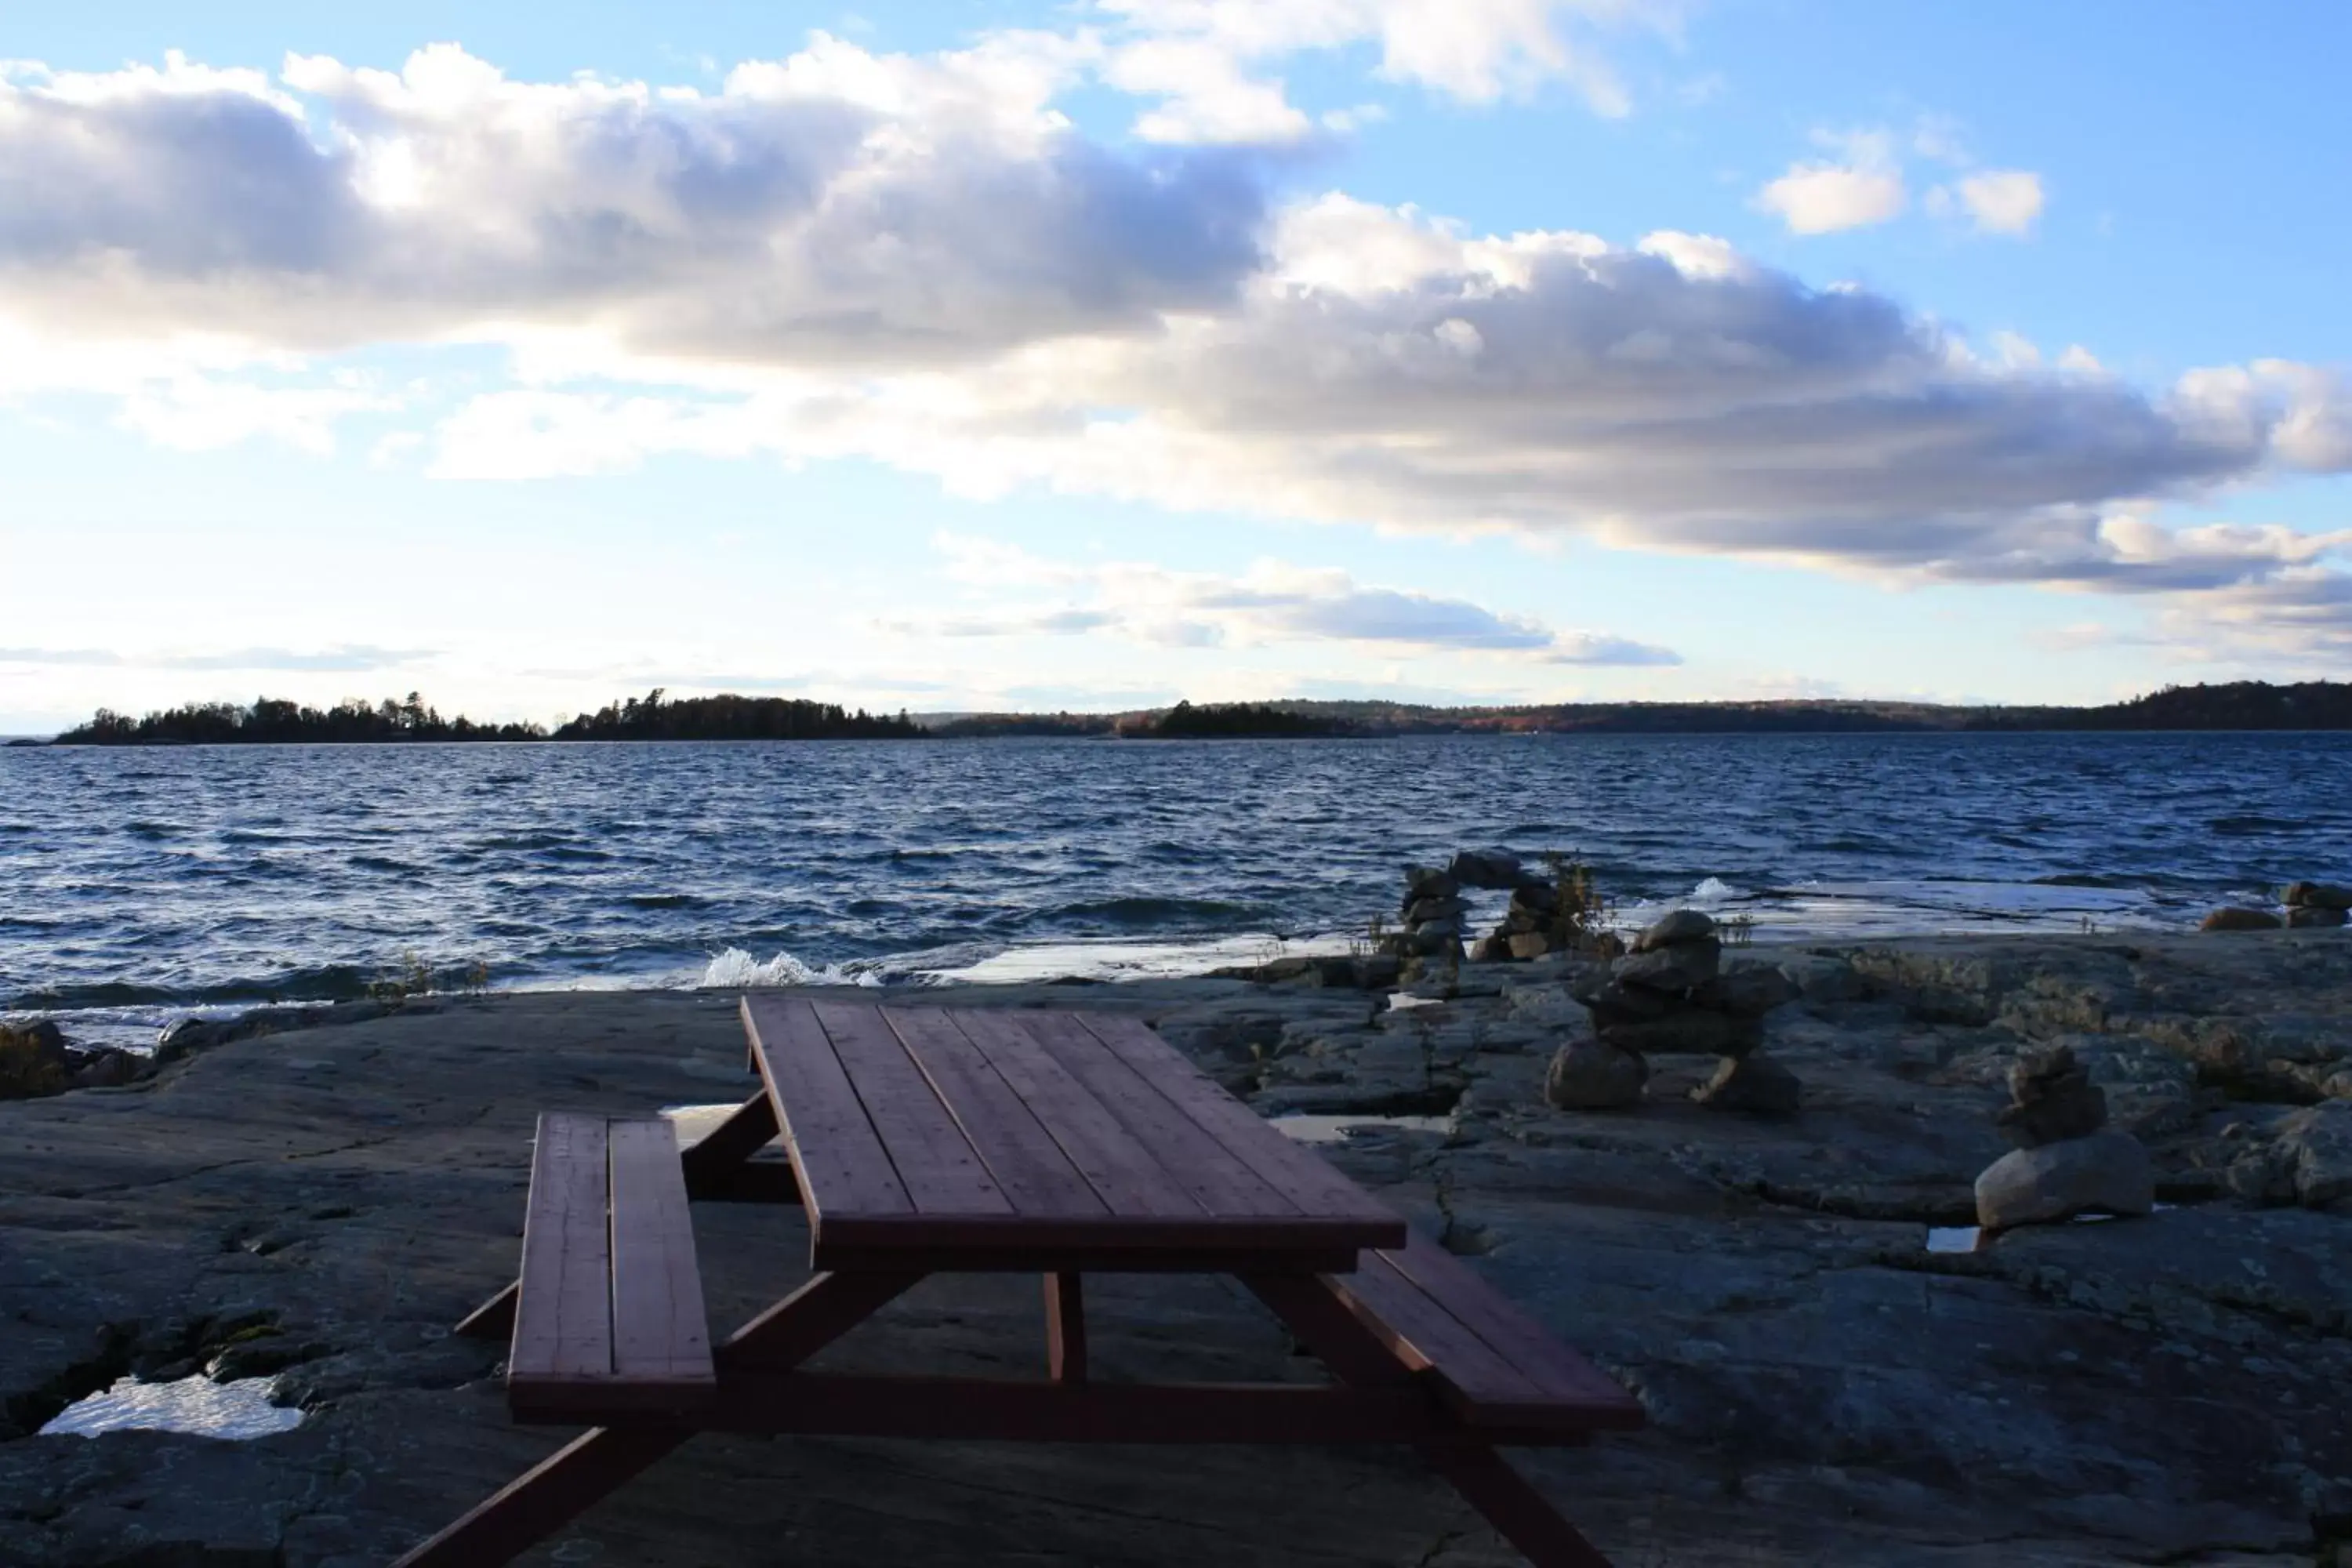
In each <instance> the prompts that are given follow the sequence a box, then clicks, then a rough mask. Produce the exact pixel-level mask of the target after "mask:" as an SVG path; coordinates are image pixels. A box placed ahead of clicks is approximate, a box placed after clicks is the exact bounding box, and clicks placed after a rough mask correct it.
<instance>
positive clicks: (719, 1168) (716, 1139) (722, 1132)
mask: <svg viewBox="0 0 2352 1568" xmlns="http://www.w3.org/2000/svg"><path fill="white" fill-rule="evenodd" d="M776 1131H777V1129H776V1104H775V1101H774V1100H771V1099H769V1098H768V1092H767V1090H766V1089H761V1091H760V1092H759V1093H757V1094H755V1095H753V1096H751V1098H750V1099H749V1100H745V1101H744V1102H743V1103H742V1104H740V1105H739V1106H737V1107H736V1108H735V1109H734V1110H732V1111H730V1112H729V1113H728V1116H727V1119H726V1120H725V1121H721V1122H720V1123H719V1125H718V1126H716V1127H714V1128H712V1129H711V1130H710V1131H708V1132H706V1133H704V1134H703V1135H702V1136H701V1137H700V1138H698V1139H696V1140H695V1141H694V1142H693V1143H692V1144H691V1145H690V1146H688V1148H687V1149H686V1150H685V1151H684V1152H682V1153H681V1154H680V1155H679V1160H680V1162H681V1163H682V1164H683V1165H684V1167H685V1170H686V1185H687V1190H688V1192H694V1191H696V1190H697V1188H698V1186H699V1185H700V1184H702V1183H703V1182H705V1181H708V1180H709V1179H711V1178H713V1177H716V1176H719V1175H720V1174H721V1173H725V1172H727V1171H729V1170H731V1169H733V1168H734V1167H736V1166H738V1165H740V1164H741V1163H743V1162H744V1161H746V1160H749V1159H750V1158H751V1156H752V1155H754V1154H756V1153H758V1152H760V1151H761V1149H764V1148H766V1147H767V1146H768V1144H769V1142H771V1141H772V1140H773V1139H774V1138H775V1136H776Z"/></svg>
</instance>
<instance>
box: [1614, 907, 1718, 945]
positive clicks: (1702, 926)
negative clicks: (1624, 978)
mask: <svg viewBox="0 0 2352 1568" xmlns="http://www.w3.org/2000/svg"><path fill="white" fill-rule="evenodd" d="M1714 935H1715V921H1714V920H1713V919H1711V918H1710V917H1708V916H1706V915H1704V914H1701V913H1700V912H1699V911H1698V910H1675V911H1674V913H1672V914H1670V915H1666V916H1664V918H1663V919H1660V920H1656V921H1651V922H1650V924H1648V925H1646V926H1644V927H1643V928H1642V933H1641V935H1639V936H1637V937H1635V938H1634V939H1633V951H1634V952H1651V951H1653V950H1654V949H1656V948H1661V947H1674V946H1676V945H1678V944H1680V943H1682V942H1704V941H1706V939H1708V938H1709V937H1712V936H1714Z"/></svg>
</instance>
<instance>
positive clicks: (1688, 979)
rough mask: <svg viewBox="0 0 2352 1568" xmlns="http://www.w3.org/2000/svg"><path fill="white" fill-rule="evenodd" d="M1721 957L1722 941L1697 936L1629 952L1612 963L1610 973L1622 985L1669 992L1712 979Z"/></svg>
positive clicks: (1686, 989)
mask: <svg viewBox="0 0 2352 1568" xmlns="http://www.w3.org/2000/svg"><path fill="white" fill-rule="evenodd" d="M1722 959H1723V944H1722V943H1721V942H1717V940H1716V939H1715V938H1714V937H1711V936H1708V937H1700V938H1697V939H1696V940H1695V941H1690V942H1675V944H1674V945H1673V946H1671V947H1651V948H1646V949H1644V950H1643V951H1642V952H1633V953H1628V954H1626V955H1625V956H1624V957H1623V958H1621V959H1619V960H1618V961H1617V962H1616V963H1615V964H1614V965H1613V966H1612V973H1614V975H1615V976H1616V979H1617V983H1618V984H1621V985H1625V986H1638V987H1640V988H1641V989H1643V990H1644V991H1660V992H1664V993H1666V994H1670V995H1671V994H1678V993H1682V992H1686V991H1688V990H1690V989H1691V988H1692V987H1694V986H1698V985H1704V984H1706V983H1707V982H1709V981H1711V980H1713V979H1714V978H1715V977H1716V974H1717V970H1718V967H1719V966H1720V964H1721V963H1722Z"/></svg>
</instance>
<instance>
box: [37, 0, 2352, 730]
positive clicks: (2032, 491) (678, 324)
mask: <svg viewBox="0 0 2352 1568" xmlns="http://www.w3.org/2000/svg"><path fill="white" fill-rule="evenodd" d="M2346 58H2352V8H2347V7H2344V6H2337V5H2300V4H2286V3H2284V0H2273V3H2267V4H2263V5H2255V6H2252V7H2221V6H2214V5H2207V4H2203V3H2201V0H2197V3H2165V0H2150V3H2147V4H2141V5H2135V6H2133V7H2131V8H2130V12H2129V16H2128V18H2126V16H2124V15H2123V14H2122V13H2121V12H2120V11H2118V10H2117V9H2116V8H2114V7H2106V6H2091V5H2072V6H2051V5H2046V4H2040V3H2035V4H2019V3H2012V0H1978V3H1973V4H1970V5H1964V6H1963V5H1899V6H1894V5H1871V6H1865V5H1846V4H1832V3H1829V0H1687V3H1686V4H1652V3H1646V0H1286V3H1285V4H1282V5H1265V4H1258V3H1255V0H1070V3H1061V4H1049V5H1014V4H1009V3H1007V4H997V3H987V4H966V3H950V0H941V3H939V4H932V5H889V6H884V5H864V6H861V7H860V8H858V9H856V10H845V9H841V8H838V7H835V6H826V5H818V6H808V7H796V6H791V5H775V4H768V3H762V4H758V5H754V4H750V3H748V0H746V3H740V4H702V5H692V4H687V5H670V6H662V7H649V6H643V5H607V4H600V3H593V0H583V3H578V4H572V5H566V6H564V7H562V8H561V9H560V10H559V9H557V8H554V7H547V6H539V7H530V6H520V5H503V6H501V5H488V4H482V3H478V0H468V3H467V4H465V5H452V4H446V3H444V0H412V3H411V4H408V5H402V6H398V7H378V6H370V7H325V6H319V5H314V4H304V5H293V4H289V3H278V0H247V3H242V4H240V3H237V0H222V3H219V4H215V5H209V6H206V7H203V8H194V7H188V6H184V5H162V4H152V5H132V4H113V5H110V4H104V3H102V0H93V3H89V4H84V5H77V6H47V7H14V8H11V13H10V15H9V16H7V17H6V18H5V20H0V602H5V621H0V733H11V732H13V733H39V732H46V731H51V730H54V729H56V728H58V727H61V726H63V725H65V724H68V723H71V722H75V721H79V720H81V719H84V718H87V717H88V716H89V713H90V712H91V711H92V710H95V709H97V708H99V707H101V706H104V707H110V708H113V709H116V710H122V711H130V712H138V711H143V710H149V709H152V708H157V707H162V706H166V705H170V704H174V703H179V702H184V701H193V700H251V699H252V698H254V697H255V696H257V695H260V694H264V693H267V694H269V695H272V696H286V697H294V698H299V699H301V700H308V701H315V702H328V701H332V700H338V699H341V698H344V697H362V698H367V699H370V700H373V699H377V698H381V697H383V696H386V695H402V694H405V693H407V692H409V691H412V690H415V691H421V692H423V693H424V694H425V697H426V698H427V699H428V700H431V701H433V702H435V703H436V704H437V705H438V706H439V707H440V708H441V709H442V710H444V711H445V712H457V711H461V710H462V711H465V712H467V713H470V714H473V715H475V716H477V717H480V718H499V719H513V718H524V719H537V720H541V721H551V720H554V719H557V718H559V717H562V716H566V715H569V714H571V713H572V712H575V711H578V710H582V709H586V708H593V707H595V706H598V705H601V704H602V703H604V702H605V701H608V700H612V699H614V698H615V697H618V696H621V695H624V694H626V693H631V692H637V691H643V690H645V689H650V688H653V687H661V688H665V689H668V690H669V691H671V692H673V693H677V694H687V693H691V692H696V691H716V690H738V691H756V692H771V693H775V694H778V695H784V696H806V697H814V698H822V699H824V700H837V701H844V702H847V703H851V704H856V705H864V706H867V707H873V708H879V709H889V710H896V709H899V708H907V709H911V710H917V711H924V710H934V711H936V710H974V709H987V710H1001V709H1024V710H1034V709H1060V708H1070V709H1093V710H1104V709H1127V708H1135V707H1143V706H1150V705H1157V704H1160V703H1165V702H1169V701H1172V700H1176V699H1178V698H1180V697H1181V698H1190V699H1192V700H1195V701H1202V700H1242V699H1251V700H1262V699H1268V698H1276V697H1328V698H1358V697H1361V698H1391V699H1399V700H1412V701H1430V702H1447V703H1473V702H1475V703H1493V702H1547V701H1574V700H1707V699H1737V700H1748V699H1759V698H1785V697H1835V696H1843V697H1865V698H1906V699H1926V700H1950V701H1969V702H1976V701H2054V702H2100V701H2107V700H2115V699H2117V698H2120V697H2125V696H2129V695H2132V694H2135V693H2137V692H2140V691H2144V690H2147V689H2153V688H2156V687H2158V686H2163V685H2168V684H2175V683H2188V682H2192V681H2199V680H2219V679H2247V678H2262V679H2320V678H2337V679H2341V678H2344V677H2346V676H2347V674H2352V505H2347V502H2352V485H2347V478H2346V476H2347V472H2352V379H2347V378H2352V310H2347V309H2345V306H2344V302H2343V295H2344V279H2345V277H2346V276H2347V259H2346V258H2347V254H2352V199H2347V198H2352V96H2347V94H2345V93H2344V92H2343V91H2342V90H2341V85H2340V80H2339V79H2338V78H2339V76H2340V63H2341V61H2342V60H2344V59H2346Z"/></svg>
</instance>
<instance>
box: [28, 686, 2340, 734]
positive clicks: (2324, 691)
mask: <svg viewBox="0 0 2352 1568" xmlns="http://www.w3.org/2000/svg"><path fill="white" fill-rule="evenodd" d="M2336 731H2352V682H2344V681H2306V682H2303V683H2301V684H2297V685H2288V686H2273V685H2271V684H2269V683H2268V682H2264V681H2237V682H2233V683H2231V684H2228V685H2221V686H2201V685H2200V686H2187V687H2167V688H2165V689H2163V690H2160V691H2156V692H2151V693H2149V694H2148V695H2147V696H2144V697H2139V698H2135V699H2133V700H2130V701H2128V702H2116V703H2110V704H2107V705H2105V706H2103V707H2094V708H2063V707H2054V706H2031V707H2029V706H2014V707H2009V706H1985V707H1959V706H1951V705H1938V704H1933V703H1917V702H1874V701H1859V700H1856V701H1845V700H1792V701H1777V702H1582V703H1548V704H1538V705H1528V706H1519V707H1496V708H1471V707H1465V708H1434V707H1428V706H1423V705H1417V704H1407V703H1390V702H1372V701H1348V702H1334V701H1307V700H1286V701H1277V702H1266V703H1205V704H1200V705H1194V704H1192V703H1189V702H1180V703H1177V704H1176V705H1175V706H1173V707H1172V708H1165V709H1143V710H1129V711H1126V712H1118V713H1069V712H1061V713H933V714H909V713H907V712H904V711H901V712H899V713H898V714H895V715H884V714H869V713H867V712H866V710H864V709H857V710H848V709H845V708H843V707H841V706H839V705H837V704H833V703H822V702H812V701H807V700H800V699H781V698H752V697H739V696H717V697H696V698H684V699H677V700H668V699H667V698H666V696H665V694H664V693H663V692H661V691H658V690H656V691H655V692H653V693H651V694H650V695H649V696H647V697H646V698H644V699H637V698H631V699H629V700H626V701H625V702H619V703H614V704H611V705H609V706H607V707H605V708H604V709H603V710H599V711H597V712H595V713H593V714H588V713H583V714H582V715H580V716H579V717H578V718H576V719H573V720H572V721H570V722H568V723H565V724H563V725H562V726H560V727H559V728H557V729H555V730H553V731H548V730H546V729H543V728H541V727H540V726H538V725H535V724H515V723H507V724H496V723H492V724H478V723H475V722H474V721H470V720H468V719H466V718H464V717H462V716H461V717H458V718H456V719H453V720H446V721H445V720H444V719H442V717H441V716H440V714H439V713H438V712H436V710H433V709H431V708H429V707H426V706H425V705H424V704H423V703H422V701H421V700H419V699H418V698H417V696H416V695H415V693H411V694H410V696H409V698H408V699H407V700H406V701H405V702H395V701H393V700H385V701H384V702H383V703H381V704H379V705H378V706H377V707H374V708H370V707H367V706H366V705H364V704H362V703H358V702H346V703H343V704H341V705H339V706H337V707H335V708H332V709H329V710H318V709H310V708H302V707H299V706H298V705H296V704H295V703H292V702H288V701H282V700H271V699H267V698H264V699H261V700H257V701H256V702H255V703H254V704H253V705H252V706H251V707H238V706H236V705H234V704H230V703H211V704H204V705H199V706H194V707H188V708H182V709H174V710H170V711H168V712H160V713H150V714H148V715H147V716H146V717H145V718H143V719H139V720H132V719H129V718H126V717H124V716H122V715H121V714H117V713H113V712H110V711H108V710H102V709H101V710H100V712H99V714H98V716H97V717H96V718H95V719H93V720H92V721H90V722H89V723H88V724H85V725H82V726H79V728H77V729H74V730H69V731H65V732H64V733H63V734H60V735H58V736H55V737H53V738H50V739H48V740H47V741H44V740H41V739H38V738H19V739H14V740H8V741H6V742H4V743H5V745H6V746H9V747H26V746H44V745H47V746H68V747H71V746H85V745H87V746H173V745H319V744H325V745H391V744H407V745H414V744H420V743H441V742H462V743H466V744H482V743H486V742H488V743H497V742H507V743H516V744H547V743H551V742H620V741H800V740H808V741H824V740H908V741H914V740H994V739H1064V740H1080V739H1097V738H1098V739H1122V740H1227V739H1231V740H1301V739H1328V740H1377V739H1385V738H1391V737H1397V736H1407V735H1456V734H1500V735H1527V734H1538V735H1544V734H1549V735H1562V734H1566V735H1773V734H1781V735H1853V734H2033V733H2055V734H2084V733H2120V734H2134V733H2137V734H2149V733H2303V734H2311V733H2330V732H2336Z"/></svg>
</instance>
